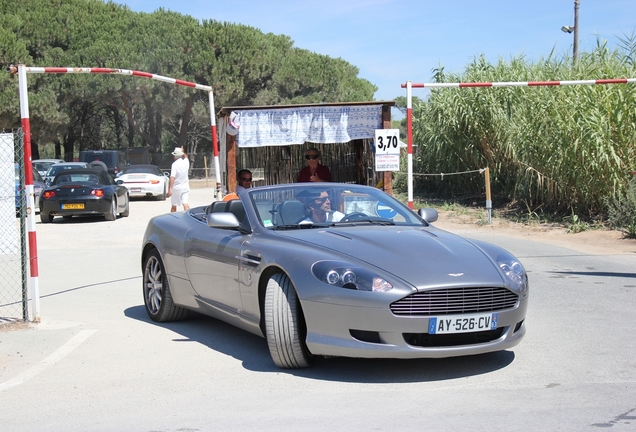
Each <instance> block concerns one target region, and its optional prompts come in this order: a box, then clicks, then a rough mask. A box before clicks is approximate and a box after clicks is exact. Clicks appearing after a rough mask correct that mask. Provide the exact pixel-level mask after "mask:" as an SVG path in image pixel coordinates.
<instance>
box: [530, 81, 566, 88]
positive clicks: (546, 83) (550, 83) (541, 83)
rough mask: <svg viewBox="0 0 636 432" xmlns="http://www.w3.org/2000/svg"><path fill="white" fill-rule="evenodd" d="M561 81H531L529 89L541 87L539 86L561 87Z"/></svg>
mask: <svg viewBox="0 0 636 432" xmlns="http://www.w3.org/2000/svg"><path fill="white" fill-rule="evenodd" d="M560 85H561V81H531V82H529V83H528V87H539V86H560Z"/></svg>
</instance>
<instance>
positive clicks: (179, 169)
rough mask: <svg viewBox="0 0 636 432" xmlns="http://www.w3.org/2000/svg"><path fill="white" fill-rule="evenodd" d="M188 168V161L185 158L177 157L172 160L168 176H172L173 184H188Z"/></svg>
mask: <svg viewBox="0 0 636 432" xmlns="http://www.w3.org/2000/svg"><path fill="white" fill-rule="evenodd" d="M189 169H190V161H189V160H188V159H187V158H178V159H175V161H174V162H172V168H171V169H170V177H174V185H173V186H181V185H183V186H187V187H189V186H190V183H189V179H188V170H189Z"/></svg>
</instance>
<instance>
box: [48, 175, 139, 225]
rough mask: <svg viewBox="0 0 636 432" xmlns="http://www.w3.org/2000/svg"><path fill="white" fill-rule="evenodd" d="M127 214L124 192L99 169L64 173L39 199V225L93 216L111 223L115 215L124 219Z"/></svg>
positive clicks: (126, 194) (127, 204)
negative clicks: (102, 217) (58, 220)
mask: <svg viewBox="0 0 636 432" xmlns="http://www.w3.org/2000/svg"><path fill="white" fill-rule="evenodd" d="M129 212H130V199H129V198H128V191H127V190H126V188H125V187H123V186H119V185H117V184H115V182H114V181H113V179H112V178H110V176H109V175H108V173H107V172H106V171H104V170H102V169H99V168H78V169H69V170H63V171H61V172H59V173H58V174H57V175H56V176H55V178H54V179H53V183H52V184H51V185H50V186H48V187H46V188H45V189H44V190H43V191H42V195H41V196H40V220H41V221H42V223H50V222H52V221H53V217H54V216H63V217H64V218H70V217H72V216H82V215H96V214H103V215H104V217H105V218H106V220H108V221H114V220H115V219H116V218H117V215H118V214H119V215H121V216H123V217H127V216H128V214H129Z"/></svg>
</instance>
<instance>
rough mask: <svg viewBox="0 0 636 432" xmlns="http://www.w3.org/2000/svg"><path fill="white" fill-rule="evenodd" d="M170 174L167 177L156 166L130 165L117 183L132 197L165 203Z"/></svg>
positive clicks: (119, 176) (118, 177)
mask: <svg viewBox="0 0 636 432" xmlns="http://www.w3.org/2000/svg"><path fill="white" fill-rule="evenodd" d="M169 177H170V174H169V173H168V175H167V176H166V175H165V174H162V173H161V170H160V169H159V167H158V166H156V165H128V166H127V167H126V168H124V170H123V171H122V172H121V174H120V175H118V176H117V177H116V180H115V182H116V183H117V184H119V185H124V186H125V187H126V189H128V194H129V195H130V196H131V197H156V198H157V199H158V200H161V201H165V199H166V193H167V192H168V183H169V181H170V180H169Z"/></svg>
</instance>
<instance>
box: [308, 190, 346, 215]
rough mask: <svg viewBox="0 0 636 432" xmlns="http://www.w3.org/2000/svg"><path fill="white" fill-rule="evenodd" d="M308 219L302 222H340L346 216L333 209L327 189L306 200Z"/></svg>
mask: <svg viewBox="0 0 636 432" xmlns="http://www.w3.org/2000/svg"><path fill="white" fill-rule="evenodd" d="M305 209H306V213H307V219H305V220H303V221H301V222H300V223H322V222H338V221H340V219H342V218H343V217H344V213H341V212H339V211H331V201H329V194H328V193H327V191H324V192H322V193H321V194H320V195H318V196H314V197H313V198H311V197H310V198H307V200H306V201H305Z"/></svg>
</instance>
